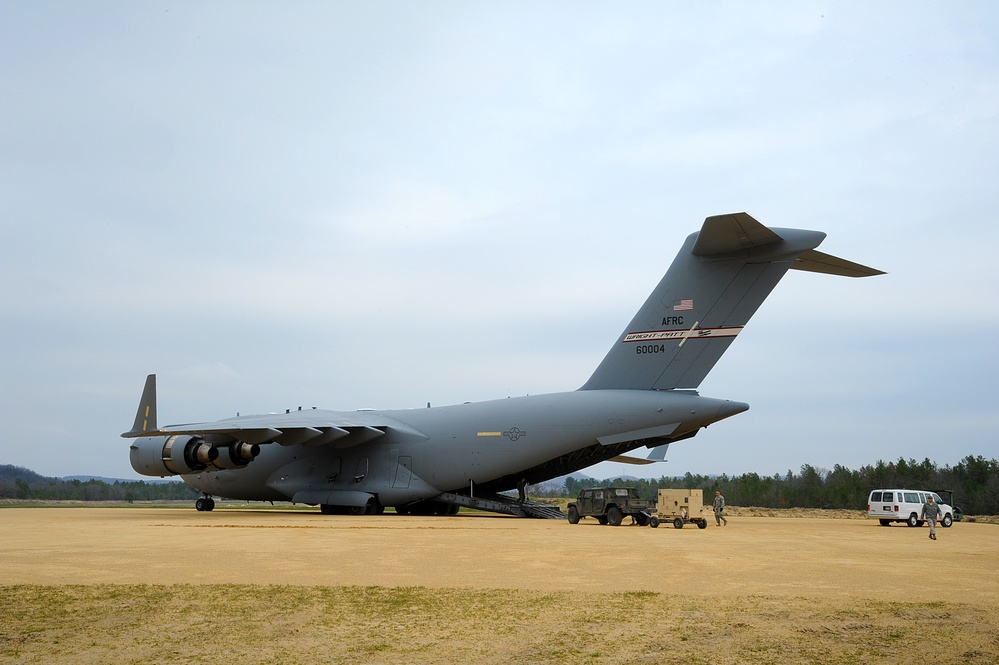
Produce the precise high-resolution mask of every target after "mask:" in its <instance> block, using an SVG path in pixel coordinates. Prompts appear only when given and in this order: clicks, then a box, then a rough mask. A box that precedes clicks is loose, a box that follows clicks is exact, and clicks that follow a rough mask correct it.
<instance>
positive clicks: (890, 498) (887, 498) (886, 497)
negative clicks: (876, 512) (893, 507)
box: [881, 492, 895, 501]
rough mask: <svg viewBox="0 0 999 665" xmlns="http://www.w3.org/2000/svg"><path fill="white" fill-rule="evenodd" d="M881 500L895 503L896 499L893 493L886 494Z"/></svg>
mask: <svg viewBox="0 0 999 665" xmlns="http://www.w3.org/2000/svg"><path fill="white" fill-rule="evenodd" d="M881 500H882V501H894V500H895V497H894V496H892V493H891V492H885V493H884V494H883V495H881Z"/></svg>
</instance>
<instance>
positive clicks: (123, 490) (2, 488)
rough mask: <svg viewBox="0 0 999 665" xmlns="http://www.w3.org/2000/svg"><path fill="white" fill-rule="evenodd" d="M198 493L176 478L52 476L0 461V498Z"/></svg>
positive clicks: (153, 498) (146, 496)
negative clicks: (128, 478) (133, 478)
mask: <svg viewBox="0 0 999 665" xmlns="http://www.w3.org/2000/svg"><path fill="white" fill-rule="evenodd" d="M198 494H199V492H198V491H197V490H196V489H194V488H193V487H191V486H190V485H188V484H187V483H185V482H183V481H180V480H177V479H172V478H171V479H158V478H157V479H149V480H125V479H120V478H101V477H96V476H70V477H67V478H52V477H49V476H43V475H41V474H39V473H35V472H34V471H32V470H31V469H26V468H24V467H22V466H14V465H12V464H0V499H41V500H48V501H159V500H170V499H184V500H186V499H194V498H196V497H197V496H198Z"/></svg>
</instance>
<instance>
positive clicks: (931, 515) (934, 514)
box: [921, 496, 940, 540]
mask: <svg viewBox="0 0 999 665" xmlns="http://www.w3.org/2000/svg"><path fill="white" fill-rule="evenodd" d="M921 517H922V518H923V519H924V520H926V521H927V522H929V523H930V540H936V539H937V518H938V517H940V506H938V505H937V504H935V503H933V497H932V496H928V497H926V503H924V504H923V510H922V515H921Z"/></svg>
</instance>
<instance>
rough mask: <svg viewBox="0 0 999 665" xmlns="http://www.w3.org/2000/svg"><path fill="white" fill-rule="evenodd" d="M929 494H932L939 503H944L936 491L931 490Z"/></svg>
mask: <svg viewBox="0 0 999 665" xmlns="http://www.w3.org/2000/svg"><path fill="white" fill-rule="evenodd" d="M929 495H930V496H932V497H933V500H934V501H936V502H937V503H943V499H941V498H940V497H939V496H937V493H936V492H930V494H929Z"/></svg>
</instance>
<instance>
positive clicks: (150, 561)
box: [0, 507, 999, 663]
mask: <svg viewBox="0 0 999 665" xmlns="http://www.w3.org/2000/svg"><path fill="white" fill-rule="evenodd" d="M626 521H627V520H626ZM928 532H929V530H928V528H926V527H923V528H916V529H912V528H908V527H906V526H902V525H896V526H891V527H881V526H879V525H878V523H877V522H876V521H874V520H869V521H868V520H860V519H788V518H786V517H747V516H736V515H733V516H731V517H730V519H729V524H728V526H725V527H716V526H714V524H713V523H712V524H711V525H710V526H709V527H708V528H707V529H704V530H701V529H697V528H695V527H693V526H686V527H684V528H683V529H679V530H678V529H674V528H672V526H670V525H663V526H660V527H659V528H658V529H652V528H649V527H638V526H621V527H610V526H601V525H599V524H597V523H596V522H595V521H592V520H583V521H582V522H581V523H580V524H578V525H570V524H568V523H567V522H564V521H552V520H522V519H516V518H509V517H503V516H493V515H486V514H472V513H470V514H465V513H463V514H461V515H459V516H456V517H412V516H398V515H394V514H385V515H381V516H371V517H348V516H326V515H320V514H318V512H306V511H297V510H289V511H262V510H246V509H234V508H220V509H217V510H216V511H215V512H212V513H198V512H196V511H195V510H193V509H192V508H189V507H185V508H135V507H130V508H96V509H95V508H4V509H0V593H7V594H10V596H9V597H8V598H7V599H6V600H7V601H8V603H9V605H11V606H19V605H22V604H24V603H25V602H35V600H36V599H37V598H38V597H39V596H44V595H45V594H44V593H42V592H41V591H39V590H38V589H39V587H38V586H36V585H41V588H48V587H64V588H65V589H70V591H60V592H59V593H68V594H69V596H74V595H75V596H79V595H80V594H81V593H82V594H83V595H86V593H85V592H81V591H80V590H79V589H77V590H72V589H73V587H71V586H70V585H84V586H85V587H89V586H91V585H93V586H100V585H165V586H167V587H171V588H173V587H176V586H177V585H193V586H194V588H202V589H207V588H211V587H212V586H218V585H252V586H254V587H256V586H262V585H291V586H294V587H309V588H320V587H321V588H323V589H326V591H322V590H320V591H318V592H308V593H327V592H328V589H330V588H339V587H364V588H370V589H372V590H373V593H388V592H391V590H392V589H410V588H414V587H416V588H425V589H429V590H431V591H433V590H438V589H440V590H455V589H458V590H461V589H465V590H473V591H474V592H475V593H476V594H478V596H481V597H485V596H486V595H488V594H490V593H493V592H494V591H496V590H507V591H509V592H510V593H512V594H514V595H510V593H507V595H505V596H502V598H504V599H506V600H502V599H501V597H497V599H496V604H497V606H500V605H502V604H503V603H505V602H514V601H512V600H509V599H511V598H516V597H517V596H516V594H518V593H522V594H529V595H530V598H531V599H533V600H530V602H535V603H536V602H540V601H539V600H538V599H539V598H543V597H544V596H539V595H538V594H553V595H552V598H561V599H563V600H562V601H559V602H563V601H564V602H565V603H566V605H565V607H569V608H574V607H576V606H578V605H580V604H583V605H585V604H586V602H587V601H585V600H583V601H580V600H579V599H580V598H584V599H585V598H586V597H587V596H586V595H585V594H605V595H601V596H599V597H600V598H604V599H615V600H614V602H620V600H621V599H622V598H632V599H633V600H634V601H635V603H636V607H638V606H643V607H645V610H643V611H646V612H651V613H652V614H651V616H652V617H653V618H652V619H651V623H653V624H655V623H657V621H658V619H657V618H655V617H656V616H657V613H660V614H661V613H662V610H661V608H659V605H660V604H662V603H668V604H669V605H670V606H682V607H688V608H716V609H715V610H709V611H715V612H722V611H724V612H736V611H738V612H739V614H738V616H739V617H742V618H741V619H740V620H739V621H737V622H736V623H735V624H734V625H736V626H740V625H741V626H743V632H744V635H742V636H741V637H740V636H738V635H735V636H732V635H729V636H727V637H726V636H725V634H726V631H729V632H731V631H732V630H735V629H733V628H730V627H728V626H729V624H730V622H731V621H732V619H731V616H730V615H728V614H726V615H725V616H722V615H720V614H718V615H713V616H711V617H709V616H707V615H705V617H703V618H702V620H703V622H704V626H706V628H705V630H704V631H701V632H706V633H708V634H715V635H716V637H717V638H718V639H716V640H714V641H713V642H710V643H699V642H690V643H689V644H687V645H685V648H687V649H691V650H692V651H690V652H689V653H688V654H687V655H688V657H689V658H692V659H693V662H752V661H753V660H756V659H755V658H754V657H752V655H751V654H753V653H757V655H758V656H759V657H760V660H761V662H762V660H770V661H772V662H865V656H864V654H863V650H864V649H865V648H866V647H865V646H864V644H865V640H866V639H867V637H868V636H866V635H865V632H866V631H867V630H868V629H871V630H873V628H874V626H878V628H877V630H878V631H881V632H882V633H883V634H884V635H887V636H888V637H886V638H885V640H886V643H890V644H889V645H888V646H885V647H884V649H885V650H884V651H882V652H880V653H882V654H883V655H884V657H886V658H887V659H888V662H900V661H899V660H898V659H909V658H911V657H912V654H919V653H922V651H921V647H920V646H919V645H920V643H921V642H920V641H919V640H918V639H915V640H910V639H909V638H908V637H906V638H905V639H895V638H892V639H889V638H891V636H892V635H895V636H896V638H897V636H898V635H902V634H903V633H904V634H905V635H909V633H907V632H905V631H907V630H909V628H907V627H906V626H908V625H911V628H912V631H913V632H912V635H913V636H914V637H918V635H919V627H918V625H916V623H915V622H914V621H913V620H912V619H913V618H914V616H915V617H918V616H919V615H920V614H921V613H923V612H927V611H931V610H928V609H927V608H937V610H932V611H934V612H936V615H939V616H938V617H937V618H938V619H940V620H941V621H952V622H956V621H957V619H956V618H955V617H957V616H960V617H961V619H960V625H958V624H957V623H955V624H954V626H952V627H951V630H952V634H953V635H955V636H956V635H960V634H967V636H968V639H972V638H973V639H974V640H977V642H976V644H978V646H977V647H976V648H974V649H971V648H970V647H968V648H965V650H964V651H961V650H960V648H959V646H958V645H957V644H952V645H951V644H948V645H944V646H938V647H937V648H938V651H937V652H935V654H936V655H935V656H934V657H933V658H932V660H933V661H934V662H997V661H999V638H995V640H994V642H992V641H990V640H992V639H993V638H992V637H990V636H991V635H995V634H997V630H999V623H997V622H999V619H996V618H995V617H997V615H999V526H996V525H992V524H979V523H975V524H969V523H958V524H955V525H954V526H953V527H952V528H950V529H943V528H938V533H939V539H938V540H936V541H932V540H929V539H928V537H927V536H928ZM23 585H28V586H23ZM101 588H102V589H103V588H105V587H101ZM123 588H124V587H123ZM129 588H131V587H129ZM185 588H186V587H185ZM240 588H242V587H240ZM385 590H388V591H385ZM101 593H105V592H104V591H102V592H101ZM303 593H304V592H303ZM504 593H506V592H504ZM579 594H583V595H582V596H581V595H579ZM607 594H609V595H607ZM621 594H625V595H624V596H622V595H621ZM658 594H662V596H661V597H660V596H658ZM188 595H189V594H188ZM14 596H17V597H16V598H15V597H14ZM466 596H467V594H466ZM2 600H4V599H3V598H0V601H2ZM84 600H86V599H84ZM84 600H79V599H77V601H73V602H84ZM58 602H59V603H63V604H65V603H68V602H70V601H69V600H66V599H65V598H64V599H63V600H60V601H58ZM86 602H90V601H89V600H87V601H86ZM301 602H303V603H305V604H308V603H318V602H320V601H319V600H316V597H313V596H309V597H308V598H306V599H304V600H302V601H301ZM321 602H324V603H325V602H328V601H326V600H323V601H321ZM380 602H388V600H385V599H382V601H380ZM427 602H432V603H435V604H438V605H442V606H447V603H449V602H451V601H449V600H448V599H447V597H446V596H441V597H437V598H436V600H432V601H427ZM516 602H519V601H516ZM552 602H553V603H554V602H555V601H552ZM895 603H898V604H899V605H898V606H897V607H896V609H894V610H892V609H888V610H887V611H886V610H884V609H881V610H879V609H877V608H892V607H895V606H894V605H893V604H895ZM738 608H741V609H738ZM826 608H828V611H826ZM852 608H857V614H856V616H854V615H853V610H852ZM899 608H901V609H899ZM905 608H909V609H905ZM941 608H942V609H941ZM861 610H862V611H861ZM101 611H103V610H101ZM386 611H390V610H386ZM462 611H464V610H462ZM552 612H553V613H554V614H556V615H561V616H547V617H544V618H542V619H539V622H544V624H543V625H544V626H545V627H544V628H542V623H539V624H538V625H537V626H536V627H534V628H532V627H531V626H527V627H524V628H523V630H524V631H525V634H534V633H535V632H537V633H538V634H542V633H543V634H547V633H545V632H544V631H550V630H553V629H551V628H548V627H547V626H548V625H549V624H551V623H552V622H554V623H555V624H557V623H558V622H559V621H562V620H564V615H565V613H566V610H565V609H564V608H563V609H559V610H554V609H553V610H552ZM795 612H800V613H801V614H802V616H804V615H805V614H808V616H809V617H810V619H809V621H810V623H807V625H806V623H803V624H800V625H799V624H797V623H796V622H795V621H794V620H793V619H792V620H791V621H789V622H788V621H786V619H787V616H788V614H789V613H790V614H792V615H793V614H794V613H795ZM823 612H825V613H823ZM882 612H884V613H885V616H886V617H889V618H888V619H886V621H888V622H889V623H887V624H885V625H884V626H882V625H881V624H880V623H879V621H880V619H878V618H877V616H878V615H879V614H880V613H882ZM907 612H908V613H909V614H906V613H907ZM861 615H862V616H863V617H864V618H863V619H858V618H857V617H858V616H861ZM910 615H914V616H910ZM936 615H934V616H936ZM766 617H783V618H782V619H780V621H778V622H776V623H778V624H781V625H775V622H774V621H771V620H768V619H767V618H766ZM851 617H852V618H851ZM976 617H977V618H978V619H981V618H983V617H984V618H985V619H984V620H985V621H986V622H989V623H988V625H981V626H972V624H973V623H974V622H975V621H977V620H978V619H976ZM8 620H9V621H12V622H13V620H12V619H9V618H7V619H5V618H2V617H0V646H2V645H3V642H4V640H7V642H8V643H11V644H13V643H15V642H16V641H17V640H20V641H21V642H23V643H25V644H28V645H30V644H32V640H31V639H29V637H26V636H27V635H29V634H30V630H29V628H25V627H24V626H23V625H21V624H20V623H18V624H16V625H14V623H11V625H8V626H5V625H4V622H5V621H8ZM26 620H27V619H25V621H26ZM649 622H650V620H649V619H648V618H646V619H643V620H642V621H641V622H640V624H641V625H642V626H644V627H646V628H647V627H648V624H649ZM781 622H785V623H787V624H788V625H786V626H785V625H783V624H782V623H781ZM629 625H631V624H629ZM712 626H713V628H712ZM851 626H852V628H851ZM900 626H901V627H900ZM362 627H363V626H362ZM604 628H605V627H604V624H603V623H600V622H597V623H594V624H592V630H595V631H597V632H599V631H600V630H603V629H604ZM38 630H42V629H41V628H39V629H38ZM46 630H50V629H46ZM19 631H20V632H19ZM712 631H714V633H712ZM774 631H776V632H774ZM780 631H789V632H787V635H786V637H788V638H789V640H785V639H784V637H782V636H781V632H780ZM809 631H813V632H814V633H815V635H812V633H810V632H809ZM851 631H854V632H855V633H856V634H851ZM826 633H828V635H825V634H826ZM362 634H367V633H362ZM5 635H6V637H5ZM823 635H825V636H826V637H828V636H829V635H832V636H834V637H836V639H837V640H839V642H842V643H843V645H844V646H843V648H844V649H849V650H850V651H847V650H844V651H843V652H842V653H841V654H840V655H839V656H837V655H836V654H837V652H835V651H833V652H832V654H833V655H832V656H831V657H830V659H829V660H823V659H822V657H820V656H814V657H811V656H801V655H800V654H799V655H798V656H795V655H793V654H792V655H791V656H786V654H785V655H781V654H782V653H783V652H782V651H780V650H779V649H780V648H781V647H777V646H774V645H779V644H782V643H785V642H794V640H797V642H798V643H800V644H803V645H807V644H812V643H813V642H814V643H820V642H821V639H820V638H823ZM719 636H721V637H719ZM722 637H724V638H725V639H726V640H729V641H728V642H726V641H724V640H722ZM813 637H814V638H815V639H813ZM556 638H557V636H554V637H552V638H551V639H556ZM737 638H738V639H737ZM63 639H65V638H63ZM496 639H497V640H499V639H501V638H499V637H497V638H496ZM574 639H575V638H574ZM684 639H686V638H684ZM823 639H824V638H823ZM953 639H958V638H956V637H955V638H953ZM136 640H138V638H136ZM719 640H721V641H719ZM739 640H742V641H739ZM910 641H912V644H908V643H909V642H910ZM514 642H516V640H514ZM839 642H836V643H837V644H838V643H839ZM896 642H898V643H899V644H897V645H896V644H895V643H896ZM443 643H444V642H440V643H438V646H439V647H440V645H441V644H443ZM63 644H69V642H63ZM237 644H238V643H237ZM490 644H492V646H491V647H488V646H483V645H479V648H480V649H485V651H484V652H479V655H480V656H482V655H484V656H485V657H482V658H477V657H475V655H474V653H473V654H471V655H470V654H469V653H466V652H464V651H461V652H456V651H444V652H438V653H437V655H436V656H434V657H424V658H419V657H413V654H407V653H404V652H401V651H398V650H399V649H401V648H402V645H401V643H395V642H392V643H391V644H390V645H389V646H387V647H380V648H385V649H388V651H389V653H387V654H386V653H382V652H381V651H379V652H378V654H379V657H382V656H384V661H382V660H379V657H374V656H372V653H374V652H372V653H368V654H366V656H365V657H359V656H358V654H357V653H356V652H355V653H353V654H351V653H346V655H345V656H344V657H343V659H342V660H336V659H333V657H332V656H330V655H329V654H330V653H331V652H329V651H328V650H327V651H325V652H324V653H326V654H327V655H328V656H329V657H330V658H331V660H329V661H328V662H352V660H353V662H362V661H363V662H392V661H393V659H395V660H398V659H400V658H401V659H403V660H409V661H411V662H433V661H434V660H435V658H439V662H457V661H460V660H466V659H469V658H471V659H472V660H473V661H476V660H477V661H479V662H512V661H514V660H523V654H518V653H517V651H516V646H513V645H507V644H506V643H505V642H503V643H500V642H496V643H490ZM623 644H625V642H622V645H623ZM188 646H189V645H188ZM35 648H41V647H39V646H38V645H37V644H36V647H35ZM66 648H67V649H68V648H69V647H66ZM81 648H83V647H74V648H73V650H71V651H70V652H69V653H68V654H66V655H65V658H62V659H61V658H59V657H56V656H55V655H54V654H53V653H51V652H38V653H41V655H39V656H38V658H39V659H38V660H32V659H31V657H28V656H24V657H22V659H21V660H17V659H14V660H11V661H10V662H73V661H74V659H79V655H80V651H79V649H81ZM186 648H187V647H186ZM448 648H449V649H457V648H459V646H449V647H448ZM461 648H464V647H461ZM835 648H839V647H835ZM620 649H622V650H618V651H615V650H607V649H606V648H604V649H603V650H601V649H597V650H595V652H594V653H596V654H597V655H596V656H594V655H593V654H590V655H587V654H581V653H577V652H576V651H572V650H569V651H565V652H564V653H567V654H568V655H563V656H558V657H556V656H546V657H544V658H540V657H538V658H537V659H536V660H537V662H542V661H544V662H600V663H603V662H679V661H672V660H669V658H667V656H665V655H660V656H659V657H656V658H654V659H652V660H647V659H645V660H643V658H645V656H647V652H641V653H642V654H645V655H640V653H639V652H638V651H635V652H632V651H629V650H628V649H632V647H625V646H621V647H620ZM739 649H742V651H741V652H740V651H738V650H739ZM773 649H778V651H773ZM892 649H894V650H892ZM899 649H901V651H900V650H899ZM907 649H908V651H907ZM393 650H394V651H393ZM511 650H513V651H511ZM715 650H720V651H715ZM747 650H748V651H747ZM729 651H730V652H731V653H729ZM2 653H3V652H0V661H2V660H3V657H2ZM9 653H15V654H19V653H22V652H21V651H20V650H19V649H15V650H13V651H10V652H9ZM25 653H27V654H29V655H30V654H32V653H36V652H33V651H31V650H30V649H29V650H28V651H26V652H25ZM101 653H102V655H101V656H100V658H105V659H106V658H107V657H108V654H107V653H106V652H101ZM115 653H118V652H115ZM173 653H176V654H180V655H179V658H180V659H181V660H185V659H186V662H201V661H200V660H198V656H199V655H203V654H202V652H199V651H190V652H189V651H184V650H175V651H174V652H173ZM532 653H534V654H535V655H538V653H537V651H534V652H532ZM559 653H560V654H561V653H563V652H559ZM671 653H673V652H671ZM677 653H679V652H677ZM740 653H741V654H742V655H738V654H740ZM824 653H827V652H824ZM441 654H444V655H441ZM448 654H450V656H449V655H448ZM733 654H735V655H733ZM746 654H750V655H746ZM36 655H37V653H36ZM119 655H120V654H119ZM251 655H252V654H251ZM764 656H765V657H764ZM130 658H131V656H130ZM135 659H136V662H138V661H140V660H141V658H137V657H136V658H135ZM84 660H85V659H84ZM98 660H99V658H98ZM111 660H117V658H116V657H114V656H112V657H111ZM307 660H308V659H306V658H304V657H303V659H302V660H297V659H294V658H292V659H291V660H289V661H288V662H307ZM531 660H532V659H531V658H528V659H527V661H526V662H531ZM81 662H82V661H81ZM95 662H97V661H95ZM120 662H130V661H129V659H121V661H120ZM160 662H173V661H170V660H161V661H160ZM178 662H179V661H178ZM248 662H258V661H254V660H253V659H252V658H250V661H248ZM915 662H928V661H925V660H920V659H919V658H916V659H915Z"/></svg>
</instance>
